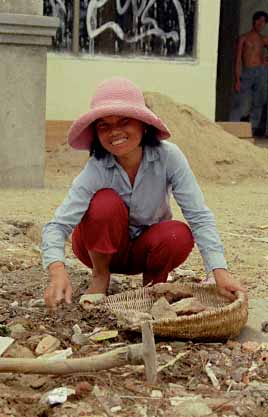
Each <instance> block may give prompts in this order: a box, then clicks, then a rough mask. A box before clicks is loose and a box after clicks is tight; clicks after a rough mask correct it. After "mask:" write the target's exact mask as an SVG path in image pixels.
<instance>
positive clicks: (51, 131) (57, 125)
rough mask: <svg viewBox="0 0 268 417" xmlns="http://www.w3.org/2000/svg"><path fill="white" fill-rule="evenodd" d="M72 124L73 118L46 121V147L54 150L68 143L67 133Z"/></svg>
mask: <svg viewBox="0 0 268 417" xmlns="http://www.w3.org/2000/svg"><path fill="white" fill-rule="evenodd" d="M71 124H72V121H71V120H47V121H46V149H47V150H49V151H52V150H54V149H55V148H57V146H59V145H62V144H64V143H67V133H68V130H69V128H70V126H71Z"/></svg>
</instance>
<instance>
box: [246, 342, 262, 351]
mask: <svg viewBox="0 0 268 417" xmlns="http://www.w3.org/2000/svg"><path fill="white" fill-rule="evenodd" d="M259 347H260V344H259V343H257V342H245V343H243V344H242V350H243V352H249V353H254V352H257V350H259Z"/></svg>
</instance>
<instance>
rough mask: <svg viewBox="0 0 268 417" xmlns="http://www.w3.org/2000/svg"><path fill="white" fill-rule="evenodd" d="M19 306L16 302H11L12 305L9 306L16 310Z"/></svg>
mask: <svg viewBox="0 0 268 417" xmlns="http://www.w3.org/2000/svg"><path fill="white" fill-rule="evenodd" d="M18 305H19V303H18V301H13V303H11V304H10V307H12V308H17V307H18Z"/></svg>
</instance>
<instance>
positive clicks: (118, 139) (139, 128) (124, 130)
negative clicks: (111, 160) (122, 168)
mask: <svg viewBox="0 0 268 417" xmlns="http://www.w3.org/2000/svg"><path fill="white" fill-rule="evenodd" d="M95 127H96V132H97V135H98V138H99V141H100V143H101V145H102V146H103V148H104V149H106V151H108V152H110V153H111V154H113V155H114V156H117V157H122V156H127V155H133V156H134V155H135V154H138V153H141V147H140V143H141V140H142V136H143V133H144V124H143V123H142V122H141V121H140V120H136V119H131V118H129V117H125V116H106V117H103V118H101V119H98V120H97V121H96V122H95Z"/></svg>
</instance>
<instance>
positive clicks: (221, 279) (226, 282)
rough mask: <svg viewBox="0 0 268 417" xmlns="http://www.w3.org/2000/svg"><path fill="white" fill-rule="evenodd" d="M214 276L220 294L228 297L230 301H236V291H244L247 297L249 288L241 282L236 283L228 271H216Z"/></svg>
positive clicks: (220, 269)
mask: <svg viewBox="0 0 268 417" xmlns="http://www.w3.org/2000/svg"><path fill="white" fill-rule="evenodd" d="M213 275H214V278H215V281H216V284H217V288H218V291H219V293H220V294H221V295H224V296H226V297H228V298H229V300H231V301H234V300H235V299H236V296H235V292H236V291H243V292H244V293H245V294H246V296H247V288H245V287H243V286H242V285H241V284H240V283H239V282H237V281H235V280H234V279H233V278H232V277H231V275H230V273H229V272H228V271H227V270H226V269H223V268H217V269H214V270H213Z"/></svg>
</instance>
